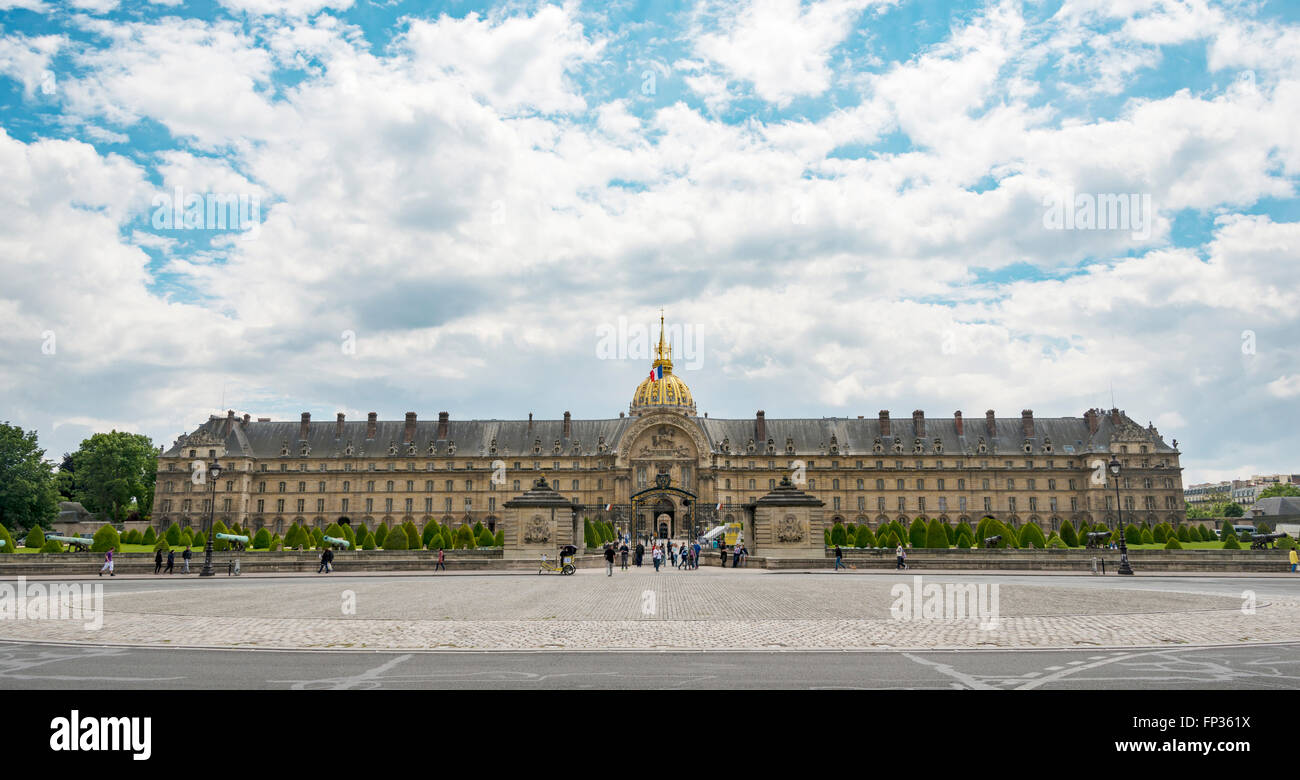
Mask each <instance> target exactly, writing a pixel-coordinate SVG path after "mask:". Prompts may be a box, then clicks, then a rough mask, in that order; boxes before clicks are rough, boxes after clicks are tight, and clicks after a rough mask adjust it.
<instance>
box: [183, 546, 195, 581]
mask: <svg viewBox="0 0 1300 780" xmlns="http://www.w3.org/2000/svg"><path fill="white" fill-rule="evenodd" d="M193 557H194V553H193V551H191V550H190V546H189V545H188V544H187V545H185V552H183V553H181V563H183V564H185V572H184V573H185V574H189V573H190V558H193Z"/></svg>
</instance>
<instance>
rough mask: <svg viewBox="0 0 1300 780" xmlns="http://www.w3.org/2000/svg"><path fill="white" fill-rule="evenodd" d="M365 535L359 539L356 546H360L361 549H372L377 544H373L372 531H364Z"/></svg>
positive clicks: (373, 536)
mask: <svg viewBox="0 0 1300 780" xmlns="http://www.w3.org/2000/svg"><path fill="white" fill-rule="evenodd" d="M363 530H364V529H363ZM365 536H366V538H365V539H362V540H361V544H359V545H357V546H358V547H360V548H361V549H363V550H373V549H375V548H376V547H377V546H378V545H376V544H375V535H374V534H372V533H370V532H369V531H366V532H365Z"/></svg>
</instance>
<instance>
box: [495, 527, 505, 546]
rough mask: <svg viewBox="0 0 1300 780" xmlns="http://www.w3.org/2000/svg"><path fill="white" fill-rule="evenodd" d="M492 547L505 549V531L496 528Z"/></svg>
mask: <svg viewBox="0 0 1300 780" xmlns="http://www.w3.org/2000/svg"><path fill="white" fill-rule="evenodd" d="M492 546H493V547H505V546H506V529H504V528H498V529H497V534H496V536H494V537H492Z"/></svg>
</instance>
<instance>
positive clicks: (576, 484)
mask: <svg viewBox="0 0 1300 780" xmlns="http://www.w3.org/2000/svg"><path fill="white" fill-rule="evenodd" d="M573 489H574V490H575V491H576V490H577V489H578V480H576V479H575V480H573Z"/></svg>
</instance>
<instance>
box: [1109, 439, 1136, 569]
mask: <svg viewBox="0 0 1300 780" xmlns="http://www.w3.org/2000/svg"><path fill="white" fill-rule="evenodd" d="M1106 467H1107V468H1109V469H1110V475H1111V476H1112V477H1114V478H1115V511H1116V512H1118V513H1119V571H1118V572H1117V573H1118V574H1132V573H1133V567H1132V566H1130V565H1129V563H1128V544H1127V542H1126V540H1125V538H1124V508H1123V507H1122V506H1120V503H1119V459H1118V458H1116V457H1115V456H1114V455H1113V454H1112V455H1111V456H1110V463H1108V464H1107V465H1106Z"/></svg>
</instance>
